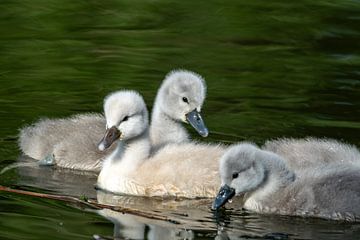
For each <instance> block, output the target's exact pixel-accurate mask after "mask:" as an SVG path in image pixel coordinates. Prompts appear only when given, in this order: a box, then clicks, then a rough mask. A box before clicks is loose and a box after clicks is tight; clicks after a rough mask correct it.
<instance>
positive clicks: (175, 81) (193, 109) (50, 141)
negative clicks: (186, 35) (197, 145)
mask: <svg viewBox="0 0 360 240" xmlns="http://www.w3.org/2000/svg"><path fill="white" fill-rule="evenodd" d="M205 93H206V85H205V81H204V80H203V79H202V78H201V76H199V75H198V74H196V73H193V72H191V71H186V70H176V71H172V72H170V73H169V74H168V75H167V76H166V77H165V79H164V81H163V83H162V84H161V87H160V89H159V91H158V94H157V97H156V100H155V103H154V109H153V121H152V126H153V127H152V128H151V130H150V137H151V139H152V140H151V142H152V143H153V146H154V147H153V148H152V149H153V152H154V151H155V150H157V149H159V148H160V147H163V146H165V145H166V144H167V143H173V142H176V143H180V142H188V141H189V136H188V133H187V131H186V129H185V128H184V127H183V126H182V122H186V123H190V124H191V125H192V126H193V127H194V128H195V130H196V131H197V132H198V133H199V134H200V135H202V136H204V137H205V136H207V134H208V130H207V128H206V126H205V124H204V122H203V120H202V118H201V115H200V110H201V107H202V105H203V101H204V99H205ZM105 126H106V121H105V118H104V117H103V115H101V114H91V113H89V114H79V115H75V116H73V117H70V118H65V119H42V120H40V121H38V122H37V123H35V124H34V125H31V126H28V127H25V128H23V129H22V130H21V132H20V137H19V146H20V149H21V150H22V152H23V153H24V154H26V155H28V156H30V157H32V158H34V159H38V160H43V159H45V158H48V157H50V158H53V160H54V161H53V162H54V163H55V164H56V165H57V166H60V167H66V168H72V169H78V170H90V171H100V169H101V165H102V162H103V160H104V159H105V158H106V157H107V156H109V154H110V153H111V152H112V151H113V150H114V148H115V146H113V147H111V148H109V149H107V150H106V151H103V152H102V151H99V150H98V149H97V147H96V146H97V144H98V142H99V140H100V139H101V137H102V134H103V132H104V129H105Z"/></svg>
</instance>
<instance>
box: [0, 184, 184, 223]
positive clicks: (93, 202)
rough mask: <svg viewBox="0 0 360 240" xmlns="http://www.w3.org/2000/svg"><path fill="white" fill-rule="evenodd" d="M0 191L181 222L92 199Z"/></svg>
mask: <svg viewBox="0 0 360 240" xmlns="http://www.w3.org/2000/svg"><path fill="white" fill-rule="evenodd" d="M0 191H3V192H10V193H16V194H21V195H27V196H32V197H38V198H45V199H52V200H58V201H63V202H68V203H76V204H80V205H84V206H86V207H89V208H92V209H110V210H113V211H115V212H121V213H128V214H132V215H136V216H140V217H145V218H149V219H155V220H161V221H167V222H171V223H174V224H180V222H179V221H177V220H173V219H171V218H169V217H166V216H163V215H160V214H154V213H150V212H145V211H141V210H138V209H133V208H125V207H121V206H112V205H106V204H101V203H98V202H97V201H96V200H91V199H85V198H84V200H82V199H79V198H76V197H72V196H66V195H55V194H47V193H37V192H30V191H25V190H20V189H13V188H9V187H5V186H1V185H0Z"/></svg>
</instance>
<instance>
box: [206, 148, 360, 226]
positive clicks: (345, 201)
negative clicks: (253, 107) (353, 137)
mask: <svg viewBox="0 0 360 240" xmlns="http://www.w3.org/2000/svg"><path fill="white" fill-rule="evenodd" d="M219 165H220V167H219V169H220V170H219V171H220V176H221V185H222V187H221V188H220V191H219V193H218V195H217V197H216V199H215V201H214V203H213V206H212V208H213V209H219V208H220V207H221V206H222V205H224V204H226V202H227V201H228V200H229V199H230V198H232V197H234V196H240V197H241V198H242V199H241V200H242V201H243V203H244V205H243V206H244V208H246V209H248V210H252V211H255V212H258V213H274V214H282V215H293V216H311V217H320V218H326V219H333V220H346V221H357V220H359V215H360V185H359V184H358V183H359V181H360V168H358V167H354V166H352V165H347V164H341V162H340V163H338V164H335V163H334V164H329V165H324V166H318V167H317V166H314V167H313V168H309V169H308V170H307V171H300V172H296V171H295V172H294V171H292V170H290V169H289V168H288V166H287V164H286V161H285V160H284V159H283V158H282V157H281V156H279V155H278V154H275V153H273V152H269V151H265V150H261V149H259V148H258V147H257V146H255V145H253V144H249V143H241V144H237V145H234V146H232V147H230V148H229V149H228V151H227V152H226V153H225V154H224V155H223V156H222V157H221V160H220V164H219Z"/></svg>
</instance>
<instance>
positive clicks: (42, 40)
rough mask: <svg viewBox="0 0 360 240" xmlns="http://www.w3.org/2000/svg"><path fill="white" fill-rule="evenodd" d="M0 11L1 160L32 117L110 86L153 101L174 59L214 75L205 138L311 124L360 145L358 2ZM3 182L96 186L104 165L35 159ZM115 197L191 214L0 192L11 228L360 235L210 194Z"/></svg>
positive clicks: (75, 233)
mask: <svg viewBox="0 0 360 240" xmlns="http://www.w3.org/2000/svg"><path fill="white" fill-rule="evenodd" d="M0 10H1V11H0V31H1V35H0V42H1V44H0V51H1V54H0V82H1V88H0V167H1V168H3V167H4V166H6V165H8V164H11V163H14V162H15V161H16V160H17V158H18V155H19V151H18V148H17V142H16V141H17V134H18V129H19V128H20V127H21V126H23V125H26V124H30V123H31V122H33V121H35V120H37V119H38V118H39V117H43V116H47V117H65V116H69V115H70V114H74V113H80V112H99V111H101V105H102V101H103V97H104V96H106V95H107V94H108V93H109V92H111V91H114V90H118V89H124V88H128V89H136V90H138V91H139V92H141V93H142V94H143V95H144V99H145V101H146V103H147V105H148V106H149V107H151V105H152V103H153V99H154V97H155V94H156V90H157V87H158V86H159V84H160V82H161V80H162V79H163V77H164V75H165V74H166V73H167V72H168V71H169V70H171V69H174V68H187V69H189V70H193V71H195V72H198V73H200V74H201V75H203V76H204V77H205V79H206V81H207V85H208V94H207V100H206V103H205V106H204V108H203V113H204V119H205V121H206V123H207V126H208V127H209V130H210V135H209V137H208V138H207V139H201V141H221V142H230V143H231V142H236V141H239V140H249V141H254V142H257V143H263V142H264V141H265V140H267V139H269V138H277V137H282V136H288V137H303V136H308V135H312V136H318V137H324V136H325V137H332V138H336V139H342V140H344V141H346V142H350V143H353V144H355V145H357V146H360V140H359V135H360V124H359V122H360V71H359V67H360V57H359V56H360V55H359V53H360V50H359V49H360V29H359V25H360V18H359V13H360V3H359V2H358V1H352V0H339V1H336V2H335V1H329V0H318V1H310V0H301V1H296V2H295V1H279V0H275V1H261V0H254V1H243V0H239V1H226V2H223V3H221V4H219V3H218V2H216V1H204V2H200V1H191V2H189V1H175V0H170V1H163V0H156V1H146V2H144V1H137V0H135V1H133V0H131V1H127V0H124V1H120V0H106V1H88V0H78V1H63V2H61V4H60V3H59V2H58V1H53V0H50V1H40V0H32V1H29V0H21V1H20V0H11V1H9V0H3V1H1V3H0ZM190 131H191V132H192V130H191V129H190ZM194 137H195V138H197V136H196V135H194ZM0 182H1V184H4V185H12V186H14V187H21V188H31V189H33V190H36V191H45V192H54V193H62V194H66V195H74V196H82V195H86V196H88V197H91V198H96V197H97V195H98V193H97V192H96V191H95V189H94V188H93V186H94V183H95V182H96V176H94V175H91V174H90V175H88V174H83V173H78V172H73V171H67V170H61V169H53V168H41V167H38V166H35V165H33V166H28V167H20V168H18V169H14V170H10V171H8V172H7V173H6V174H4V175H1V176H0ZM99 199H100V198H99ZM101 199H103V198H101ZM104 199H110V200H111V199H112V197H106V198H104ZM104 199H103V200H104ZM121 199H123V200H121ZM115 200H116V201H118V203H117V204H120V205H124V206H125V205H127V206H133V207H137V208H140V209H143V210H146V211H150V212H156V213H157V214H160V213H161V214H164V215H165V216H168V217H169V218H171V219H172V218H174V219H176V220H178V221H179V222H180V224H172V223H164V222H158V221H150V220H149V219H146V218H141V217H136V216H132V215H127V214H126V215H122V217H123V219H124V218H125V217H126V218H128V219H126V220H121V219H120V220H116V219H117V215H119V214H118V213H110V212H109V211H103V212H102V211H100V212H99V214H101V216H104V217H105V218H107V216H110V215H111V216H112V217H111V218H112V220H111V221H108V220H106V219H105V218H103V217H101V216H100V215H98V214H97V213H94V212H92V211H90V212H89V211H88V210H87V209H78V208H77V207H76V206H71V207H69V206H67V205H66V204H64V203H59V202H55V201H48V200H42V199H34V198H30V197H25V196H16V195H14V194H5V193H0V219H1V220H0V235H1V237H2V238H4V239H34V238H36V239H48V238H49V236H51V237H52V238H54V239H89V238H90V237H91V236H92V235H94V234H97V235H100V236H111V235H112V234H113V233H112V231H113V223H112V222H114V223H116V224H115V226H116V227H115V236H120V238H126V236H130V234H134V235H131V236H133V237H134V238H139V239H151V238H152V237H151V236H157V237H158V238H160V239H161V238H167V237H169V238H170V239H171V237H172V236H174V237H173V238H175V239H176V238H189V239H191V238H195V239H214V238H215V237H216V238H217V239H247V238H255V239H286V238H288V239H354V238H357V236H358V235H359V234H360V232H359V229H358V227H359V226H358V224H347V223H341V222H333V221H324V220H316V219H302V218H288V217H279V216H264V215H258V214H253V213H250V212H246V211H242V210H227V211H225V212H223V213H221V214H220V216H214V215H213V213H212V212H211V211H210V210H209V204H208V203H205V202H206V201H205V202H203V201H184V202H182V201H170V200H168V201H160V200H156V199H143V198H136V197H116V198H114V199H113V201H115ZM104 201H105V200H104ZM106 201H108V200H106ZM120 215H121V214H120ZM3 219H6V221H5V220H3ZM124 222H125V223H124ZM117 223H119V224H117ZM131 229H135V230H131ZM127 232H129V235H127ZM54 233H56V234H54ZM162 234H163V235H162ZM135 235H136V236H135ZM164 235H166V237H165V236H164ZM170 236H171V237H170ZM153 238H155V237H153Z"/></svg>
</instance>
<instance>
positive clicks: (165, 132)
mask: <svg viewBox="0 0 360 240" xmlns="http://www.w3.org/2000/svg"><path fill="white" fill-rule="evenodd" d="M159 99H160V98H159V97H156V100H155V103H154V109H153V111H152V117H151V125H150V139H151V146H152V152H155V151H157V150H158V149H160V148H161V147H163V146H164V145H165V144H168V143H180V142H185V141H188V140H189V134H188V132H187V131H186V129H185V128H184V127H183V125H182V123H181V122H180V121H179V120H176V119H174V118H172V117H170V116H169V115H168V114H166V113H165V112H164V111H162V110H161V108H160V103H159V101H160V100H159Z"/></svg>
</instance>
